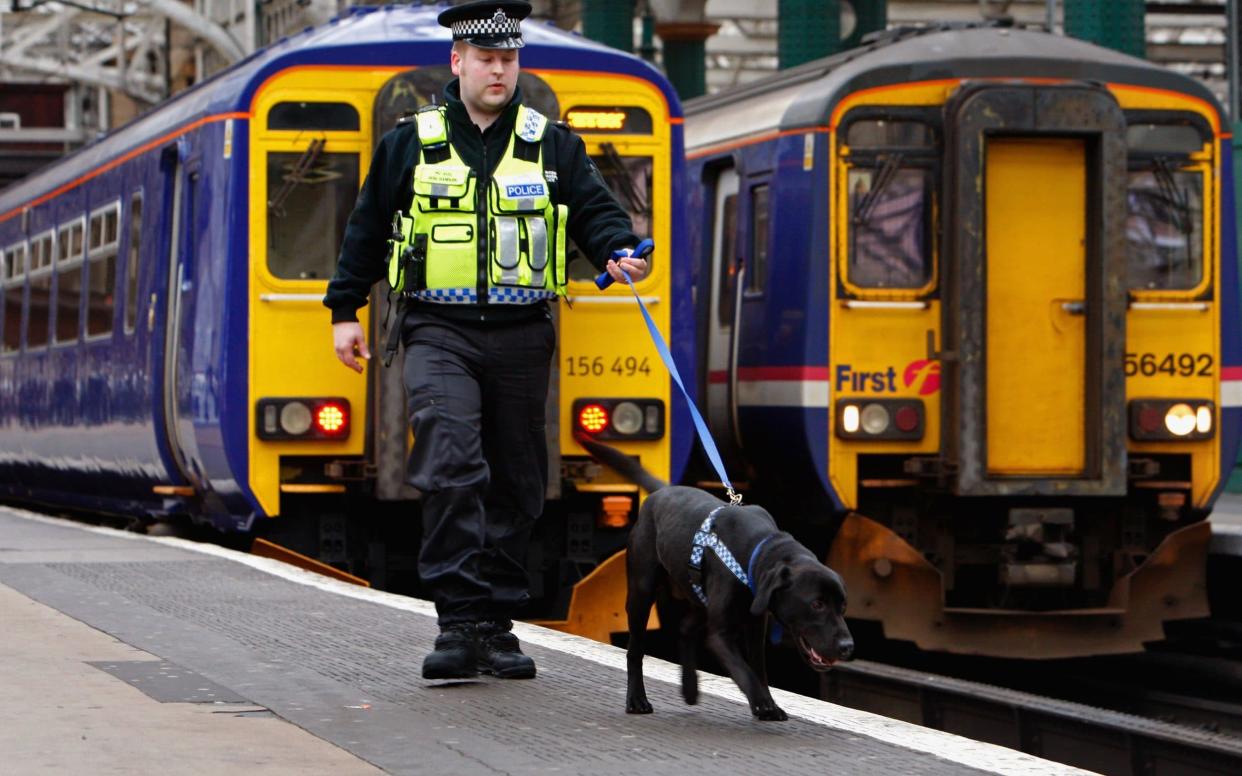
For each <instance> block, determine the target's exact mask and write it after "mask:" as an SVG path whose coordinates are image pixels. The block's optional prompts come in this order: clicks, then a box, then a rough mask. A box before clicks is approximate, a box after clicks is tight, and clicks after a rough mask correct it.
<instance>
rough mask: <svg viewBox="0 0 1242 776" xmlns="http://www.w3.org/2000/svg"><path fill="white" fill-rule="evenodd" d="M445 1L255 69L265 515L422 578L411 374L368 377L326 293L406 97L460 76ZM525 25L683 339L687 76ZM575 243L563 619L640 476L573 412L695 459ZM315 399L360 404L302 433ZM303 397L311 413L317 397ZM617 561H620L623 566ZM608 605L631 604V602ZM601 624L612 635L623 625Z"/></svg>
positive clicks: (323, 548) (564, 370)
mask: <svg viewBox="0 0 1242 776" xmlns="http://www.w3.org/2000/svg"><path fill="white" fill-rule="evenodd" d="M437 10H438V9H418V8H391V9H390V8H387V7H386V8H384V9H383V10H381V11H376V12H373V13H365V12H362V11H359V12H358V13H357V14H355V15H354V16H351V17H349V18H348V19H345V20H343V21H341V22H340V23H339V24H338V25H335V26H329V27H326V28H322V29H320V30H316V31H313V32H311V33H309V34H308V35H307V36H306V39H305V40H298V39H294V40H293V41H291V44H290V51H289V52H288V53H287V54H285V55H283V56H281V52H280V51H279V48H278V49H277V50H276V51H274V52H273V56H272V57H271V58H272V59H273V61H272V62H271V63H270V64H268V65H267V67H266V68H264V72H263V73H261V77H258V78H255V79H254V81H253V83H254V84H255V86H254V89H253V94H252V96H251V97H250V103H249V104H250V135H249V146H248V148H247V151H246V152H247V154H248V158H249V169H248V175H249V179H250V184H251V185H250V190H249V202H248V206H249V207H248V211H249V213H250V224H249V245H248V248H249V256H250V262H249V267H250V269H249V272H250V279H249V288H250V299H249V303H250V310H251V318H250V335H251V336H250V358H249V369H250V380H249V395H248V402H249V404H250V406H251V407H254V408H256V409H255V414H254V417H253V421H252V422H253V433H252V434H251V435H250V443H249V448H250V449H249V460H250V470H249V484H250V486H251V488H252V489H253V493H254V496H255V499H256V501H257V502H258V503H259V505H260V506H261V513H262V514H263V515H265V516H267V517H269V518H272V519H269V520H265V521H264V522H263V524H262V525H261V526H260V529H261V530H262V531H263V532H264V533H265V534H266V535H268V536H270V537H271V538H272V539H273V540H274V541H276V543H278V544H282V545H285V546H288V547H290V548H292V549H297V550H299V551H302V552H304V553H305V554H308V555H312V556H315V557H318V558H320V559H322V560H327V561H329V562H331V563H334V564H336V565H341V566H346V567H348V568H350V569H352V570H355V571H359V573H361V574H363V575H365V576H368V577H370V578H371V579H372V581H377V582H379V583H381V584H387V585H396V586H398V587H400V588H403V589H407V590H408V589H410V588H409V587H408V586H404V585H403V584H402V582H401V581H400V580H399V579H398V577H401V576H404V578H405V579H413V576H414V575H413V568H412V558H413V555H414V553H415V552H416V550H417V526H418V524H419V520H418V517H417V507H416V505H415V501H416V499H417V495H418V494H417V493H416V492H414V491H412V490H411V489H410V488H409V486H408V485H406V484H405V471H406V463H405V462H406V455H407V451H408V448H409V444H410V442H411V440H410V438H409V432H408V420H407V414H406V406H405V391H404V389H403V388H402V384H401V371H400V370H399V369H397V368H390V369H383V368H382V367H381V365H380V363H379V359H378V358H377V359H376V360H375V361H373V362H372V363H371V364H369V365H368V368H367V370H366V374H365V375H364V376H357V375H355V374H353V373H352V372H350V371H349V370H347V369H344V368H342V367H341V365H340V364H339V363H336V362H335V359H334V358H332V354H331V351H330V348H329V347H328V345H329V327H328V318H327V315H326V313H327V311H326V310H325V309H324V308H323V306H322V305H321V304H320V300H321V299H322V297H323V293H324V291H325V289H326V283H327V278H328V277H330V276H331V274H332V272H333V270H334V267H335V259H336V251H337V249H338V247H339V243H340V237H341V234H342V230H343V226H344V219H345V217H346V216H348V213H349V210H350V209H351V207H352V204H353V201H354V197H355V195H356V193H357V189H358V186H359V185H360V183H361V180H360V177H359V176H361V175H365V171H366V170H367V168H368V165H369V164H370V154H371V150H372V148H373V147H374V146H375V145H376V144H377V143H378V140H379V138H380V137H381V136H382V134H383V133H384V132H386V131H387V130H389V129H391V128H392V127H393V126H395V124H396V122H397V121H398V120H399V119H400V117H401V116H402V115H403V114H404V113H406V112H409V111H413V110H415V109H417V108H419V107H421V106H423V105H426V104H429V103H432V102H434V101H437V100H438V99H439V96H440V93H441V91H442V89H443V86H444V84H445V83H446V82H447V81H448V80H449V79H451V78H452V75H451V73H450V71H449V68H448V55H449V36H448V31H447V30H445V29H443V28H441V27H439V26H438V25H437V24H436V21H435V17H436V11H437ZM524 26H525V27H526V28H528V29H527V30H525V39H526V44H527V45H526V47H525V48H524V49H522V51H521V55H520V56H521V63H522V74H521V76H520V80H519V87H520V89H521V91H522V93H523V95H524V96H525V98H526V102H527V104H528V105H530V106H531V107H534V108H536V109H537V110H539V111H540V112H542V113H543V114H545V115H547V116H550V117H554V118H556V119H561V120H564V121H566V122H568V123H569V125H570V126H571V127H572V128H573V129H574V130H575V131H577V132H578V133H579V134H580V135H581V136H582V137H583V138H584V140H585V141H586V144H587V151H588V153H589V154H590V155H591V157H592V158H593V159H594V160H595V162H596V164H597V166H598V167H599V169H600V171H601V174H602V175H603V176H604V178H605V179H606V180H607V181H608V183H609V184H610V186H611V187H612V188H613V190H614V192H616V193H617V196H618V198H619V200H620V201H621V203H622V204H623V206H624V207H626V209H627V210H628V211H629V212H630V214H631V216H632V218H633V220H634V228H635V231H636V232H637V233H639V234H643V235H650V236H651V237H652V238H654V240H655V242H656V245H657V246H658V248H657V252H656V254H655V256H654V258H653V262H652V271H651V272H650V274H649V275H648V277H647V278H645V279H644V280H643V281H642V282H641V283H639V284H638V291H639V293H640V294H642V295H643V296H644V298H646V299H647V300H648V304H649V307H650V309H651V312H652V315H653V317H654V318H655V320H656V321H657V322H658V324H659V326H660V327H661V329H662V330H663V332H664V335H665V336H666V337H668V336H669V332H670V329H671V328H673V327H674V326H676V325H677V323H676V317H677V316H678V315H680V316H681V319H682V320H683V322H684V323H683V325H684V327H685V328H687V329H688V328H689V327H690V325H691V324H690V321H691V317H690V312H689V307H688V306H684V305H683V306H682V307H681V312H680V313H677V312H676V311H675V308H674V304H673V300H674V299H675V298H677V297H678V296H681V297H683V298H684V296H685V294H684V293H681V294H679V293H678V289H680V288H684V287H687V286H688V280H687V278H688V277H689V272H688V269H686V268H684V267H683V268H682V269H680V270H679V272H680V273H681V274H680V275H675V271H674V270H675V268H674V265H673V262H671V261H670V260H669V258H668V257H669V256H671V255H674V254H675V251H676V249H677V247H678V242H679V241H680V240H681V239H682V237H681V230H680V226H679V224H680V219H675V218H674V217H673V213H674V211H675V207H674V202H675V201H677V200H676V196H675V195H676V193H677V192H676V189H677V188H678V187H679V185H680V183H679V182H680V180H681V178H682V175H681V165H682V164H683V159H682V153H681V130H682V127H681V124H682V120H681V117H680V105H679V104H678V102H677V99H676V96H675V93H674V92H673V90H672V88H671V87H670V86H669V84H668V82H667V81H666V80H665V79H664V78H663V76H662V75H661V74H660V73H659V72H658V71H656V70H655V69H654V68H652V67H650V66H649V65H647V64H645V63H643V62H642V61H641V60H638V59H637V58H635V57H632V56H629V55H625V54H621V53H620V52H617V51H614V50H611V49H607V48H605V47H603V46H600V45H598V44H594V43H591V42H590V41H586V40H584V39H582V38H580V37H577V36H572V35H569V34H568V33H564V32H561V31H559V30H556V29H555V28H552V27H550V26H546V25H540V24H536V23H530V24H527V25H524ZM674 181H677V182H678V184H677V185H672V182H674ZM325 226H327V227H329V228H328V229H324V227H325ZM575 251H576V249H573V248H572V247H571V263H570V274H571V279H572V280H573V282H572V283H571V286H570V289H569V297H570V304H560V305H558V306H557V307H558V308H559V309H558V310H557V324H558V328H559V352H558V357H557V360H556V367H555V369H554V374H553V379H552V383H551V385H552V388H551V395H550V397H549V412H548V419H549V426H548V436H549V450H550V456H551V460H550V461H549V464H550V465H549V471H550V472H551V477H550V480H551V481H550V483H549V492H548V497H549V502H548V507H547V512H546V513H545V519H544V520H543V521H541V523H540V528H539V529H538V530H539V531H540V535H539V536H537V541H536V542H535V545H536V549H535V550H534V551H533V554H532V557H531V558H530V567H531V572H532V582H533V585H534V590H533V593H534V595H535V597H536V598H538V599H541V600H542V601H543V602H544V603H545V604H547V606H546V607H545V608H544V610H545V611H547V612H548V613H551V614H558V613H559V614H560V615H562V616H563V615H564V613H565V610H566V607H567V603H568V597H569V590H568V587H569V586H570V585H572V584H573V583H574V582H577V581H578V580H580V579H581V578H582V577H583V576H584V575H586V574H588V573H589V572H591V571H592V570H593V569H594V568H595V567H596V565H597V564H598V563H599V562H600V561H601V560H603V559H606V558H608V557H609V556H610V555H612V554H613V553H614V552H615V551H616V550H617V549H619V548H620V547H621V546H622V545H623V543H624V538H625V534H626V526H627V525H628V523H629V522H630V520H631V519H632V516H633V514H634V513H635V510H636V506H637V495H638V494H637V489H636V488H635V487H634V486H632V485H628V484H625V483H619V482H617V483H613V484H608V483H607V482H606V481H605V480H606V479H607V478H606V477H601V476H600V473H599V470H598V467H595V466H593V465H590V464H589V459H588V458H587V457H586V456H585V455H584V454H583V452H582V451H581V449H580V448H578V446H577V445H576V443H574V441H573V437H572V432H573V428H572V425H573V424H572V423H571V417H577V415H579V414H581V413H582V412H584V411H585V412H587V414H589V415H591V416H592V417H597V418H600V419H602V422H603V423H604V427H603V428H602V429H601V431H602V432H603V436H604V437H607V438H611V439H613V440H614V441H615V442H616V443H618V444H620V445H622V446H623V447H626V448H627V449H628V450H629V451H631V452H632V453H633V454H636V455H640V456H641V457H642V459H643V462H644V465H646V466H648V467H649V468H650V469H652V470H653V471H655V472H658V473H659V474H660V475H661V476H663V477H676V476H677V475H678V474H679V471H680V468H681V466H682V463H683V462H684V460H685V458H686V457H687V455H688V451H689V441H690V440H689V438H688V437H687V436H686V435H685V434H684V430H679V429H678V428H677V427H676V426H677V424H675V423H674V422H673V421H674V417H673V412H672V410H671V408H670V395H669V387H670V382H669V377H668V373H667V371H665V369H664V368H663V366H662V364H661V362H660V360H659V356H658V354H657V353H656V351H655V348H654V346H653V345H652V344H651V342H650V341H649V339H648V338H647V337H646V336H645V334H644V333H643V330H642V328H641V321H640V318H639V317H638V313H637V310H636V306H635V303H634V300H633V297H632V295H631V294H630V292H629V290H628V288H619V287H614V288H612V289H610V290H609V291H608V292H605V293H601V292H599V291H598V290H597V289H596V288H595V286H594V284H593V283H592V282H591V281H592V280H593V278H594V274H595V271H594V270H593V269H592V268H591V266H590V265H589V264H588V262H586V260H585V259H583V258H581V257H578V258H577V259H575V258H574V255H575ZM386 302H387V300H386V298H385V293H384V289H377V290H376V292H375V293H374V294H373V296H372V304H371V305H369V307H368V308H366V309H364V310H363V311H360V314H366V316H367V317H366V318H364V320H363V325H364V327H369V329H370V332H371V338H370V339H371V342H372V350H373V352H375V353H376V354H377V356H378V354H379V353H380V352H381V351H382V347H383V346H382V341H383V339H384V337H385V333H384V325H383V321H384V318H385V317H386V316H387V315H388V312H387V305H386ZM674 339H678V338H674ZM679 339H680V340H681V341H682V342H683V347H682V350H680V351H678V358H679V360H681V361H682V362H683V364H686V363H688V362H689V360H690V350H689V346H690V345H691V344H692V343H691V338H690V337H681V338H679ZM305 397H324V399H322V400H327V399H331V400H332V401H337V402H339V403H340V404H341V405H343V406H346V407H348V408H349V411H350V412H351V418H350V424H351V428H352V430H351V432H350V433H349V434H348V436H347V437H345V438H343V439H339V440H324V439H319V440H315V439H308V438H305V437H302V436H298V435H297V434H294V433H290V429H289V428H287V427H286V426H285V425H284V424H285V421H286V409H285V408H286V406H288V405H290V404H291V403H292V404H297V403H298V402H299V401H301V402H302V403H306V404H309V405H310V409H311V410H312V414H313V413H314V412H315V410H316V408H317V407H318V406H320V403H321V401H322V400H321V399H312V400H309V401H304V398H305ZM289 412H290V413H291V414H292V415H293V416H295V419H296V416H299V415H302V414H303V413H300V412H299V411H298V410H297V409H296V408H295V409H294V410H291V411H289ZM313 431H314V429H312V432H313ZM312 435H313V433H312ZM368 545H369V548H368ZM600 573H601V574H604V575H605V576H607V575H608V574H610V573H611V574H612V575H613V576H616V575H617V574H620V573H621V568H620V567H619V566H618V567H616V568H615V569H613V570H612V571H611V572H610V571H608V570H605V571H602V572H600ZM603 582H604V583H606V584H604V587H605V588H606V590H607V591H608V592H609V594H610V595H612V596H614V597H615V596H616V595H621V596H623V595H624V592H623V585H619V584H615V583H616V579H612V578H611V577H610V578H609V579H608V580H603ZM608 605H609V607H610V611H611V612H613V613H619V612H620V611H622V602H621V601H620V600H615V601H613V600H611V599H610V601H609V604H608ZM579 608H580V609H581V607H579ZM583 627H584V628H585V629H587V630H590V627H589V625H588V626H583ZM614 629H616V628H614ZM597 631H598V632H600V633H603V634H604V635H603V636H602V637H605V638H606V630H600V629H597Z"/></svg>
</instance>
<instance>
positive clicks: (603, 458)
mask: <svg viewBox="0 0 1242 776" xmlns="http://www.w3.org/2000/svg"><path fill="white" fill-rule="evenodd" d="M574 439H576V440H577V442H578V444H580V445H582V446H583V447H584V448H586V451H587V452H588V453H590V454H591V457H592V458H594V459H595V460H597V461H599V462H600V463H602V464H604V465H605V466H607V467H608V468H610V469H612V470H613V471H615V472H616V473H617V474H620V475H621V476H622V477H624V478H625V479H627V480H629V481H630V482H632V483H634V484H635V485H637V486H638V487H640V488H642V489H643V490H645V491H647V492H648V493H655V492H656V491H657V490H659V489H660V488H663V487H665V486H666V485H668V483H667V482H665V481H664V480H662V479H660V478H659V477H657V476H655V475H654V474H652V473H651V472H649V471H647V470H646V469H644V468H643V467H642V465H641V464H639V463H638V461H637V460H636V459H634V458H631V457H630V456H628V455H626V454H625V453H623V452H621V451H620V450H618V449H616V448H615V447H609V446H608V445H605V444H602V443H600V442H596V441H595V440H594V439H592V438H591V437H589V436H587V435H586V434H575V435H574Z"/></svg>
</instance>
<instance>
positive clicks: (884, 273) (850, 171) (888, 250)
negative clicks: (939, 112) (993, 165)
mask: <svg viewBox="0 0 1242 776" xmlns="http://www.w3.org/2000/svg"><path fill="white" fill-rule="evenodd" d="M936 144H937V138H936V130H935V128H934V127H933V126H932V125H931V124H929V123H927V122H926V121H921V120H914V119H912V118H893V117H890V116H884V117H877V118H870V117H863V118H857V119H854V120H849V119H848V117H847V124H846V126H845V130H844V145H845V146H846V149H845V153H844V157H845V161H846V164H847V168H846V169H847V172H846V174H845V176H844V177H845V184H846V187H847V191H846V196H847V205H846V212H847V217H848V232H847V234H848V237H849V239H848V260H847V262H846V267H845V276H846V280H847V281H848V283H849V285H851V286H854V287H856V288H862V289H921V288H923V287H925V286H926V285H927V284H928V282H929V281H930V280H931V277H932V238H933V234H932V232H933V228H934V227H933V223H932V213H933V207H934V204H933V198H934V192H935V186H936V182H935V171H936V169H937V168H936V165H937V164H938V163H939V162H938V158H939V152H938V150H937V145H936Z"/></svg>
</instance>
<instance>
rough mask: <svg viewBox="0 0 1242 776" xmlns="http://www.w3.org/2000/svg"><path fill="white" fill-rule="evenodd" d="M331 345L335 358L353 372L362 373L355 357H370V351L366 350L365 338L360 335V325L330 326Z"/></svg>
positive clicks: (345, 323) (351, 323) (341, 323)
mask: <svg viewBox="0 0 1242 776" xmlns="http://www.w3.org/2000/svg"><path fill="white" fill-rule="evenodd" d="M332 344H333V347H335V348H336V357H337V358H339V359H341V363H342V364H344V365H345V366H347V367H349V368H350V369H352V370H354V371H355V372H361V371H362V364H359V363H358V359H357V356H362V357H363V358H370V357H371V351H370V350H368V349H367V337H366V335H365V334H363V333H362V324H361V323H358V322H357V321H341V322H340V323H334V324H332Z"/></svg>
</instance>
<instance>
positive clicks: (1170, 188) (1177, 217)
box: [1152, 156, 1194, 236]
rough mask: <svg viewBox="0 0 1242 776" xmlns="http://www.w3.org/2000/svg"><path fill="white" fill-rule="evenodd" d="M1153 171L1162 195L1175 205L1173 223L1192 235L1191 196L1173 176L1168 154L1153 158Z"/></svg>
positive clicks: (1185, 233)
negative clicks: (1178, 184)
mask: <svg viewBox="0 0 1242 776" xmlns="http://www.w3.org/2000/svg"><path fill="white" fill-rule="evenodd" d="M1152 172H1153V174H1154V175H1155V178H1156V185H1157V186H1159V187H1160V196H1161V198H1162V199H1163V200H1164V201H1165V202H1168V203H1169V204H1171V205H1172V206H1173V210H1172V212H1171V213H1170V214H1169V215H1170V216H1171V220H1172V222H1173V225H1174V226H1175V227H1177V229H1178V230H1179V231H1180V232H1181V233H1182V234H1184V235H1187V236H1190V235H1191V234H1193V233H1194V224H1193V223H1191V219H1190V202H1189V197H1188V196H1186V193H1185V192H1184V191H1182V190H1181V189H1180V188H1178V186H1177V181H1176V180H1174V178H1173V169H1172V166H1171V165H1170V164H1169V158H1168V157H1167V156H1157V157H1156V158H1155V159H1153V160H1152Z"/></svg>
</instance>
